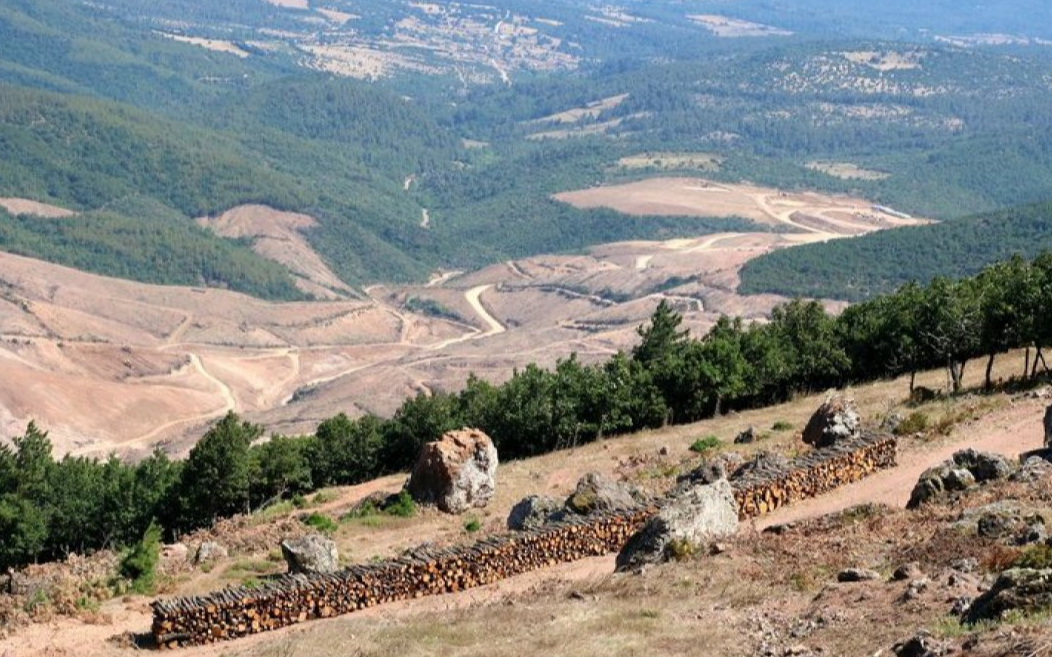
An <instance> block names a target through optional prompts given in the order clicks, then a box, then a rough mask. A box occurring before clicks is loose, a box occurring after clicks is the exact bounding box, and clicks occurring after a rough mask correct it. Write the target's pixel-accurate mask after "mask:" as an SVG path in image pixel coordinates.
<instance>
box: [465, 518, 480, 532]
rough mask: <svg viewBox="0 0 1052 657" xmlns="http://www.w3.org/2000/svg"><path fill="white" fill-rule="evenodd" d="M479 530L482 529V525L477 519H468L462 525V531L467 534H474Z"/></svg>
mask: <svg viewBox="0 0 1052 657" xmlns="http://www.w3.org/2000/svg"><path fill="white" fill-rule="evenodd" d="M480 529H482V523H481V522H479V519H478V518H468V521H467V522H465V523H464V530H465V531H466V532H467V533H469V534H474V533H475V532H477V531H478V530H480Z"/></svg>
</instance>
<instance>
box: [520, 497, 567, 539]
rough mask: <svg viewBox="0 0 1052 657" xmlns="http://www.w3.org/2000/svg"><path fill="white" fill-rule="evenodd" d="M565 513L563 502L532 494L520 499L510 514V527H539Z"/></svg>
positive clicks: (524, 529) (522, 529)
mask: <svg viewBox="0 0 1052 657" xmlns="http://www.w3.org/2000/svg"><path fill="white" fill-rule="evenodd" d="M564 514H565V510H564V507H563V504H562V502H560V501H559V500H556V499H555V498H551V497H545V496H542V495H530V496H529V497H524V498H523V499H521V500H519V502H518V503H517V504H516V505H515V506H513V507H511V513H509V514H508V529H515V530H520V531H528V530H531V529H539V528H541V527H543V526H544V525H546V524H548V523H549V522H554V521H556V520H558V519H559V518H560V517H562V515H564Z"/></svg>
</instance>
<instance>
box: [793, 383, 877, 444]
mask: <svg viewBox="0 0 1052 657" xmlns="http://www.w3.org/2000/svg"><path fill="white" fill-rule="evenodd" d="M861 432H862V418H861V416H860V415H859V414H858V407H857V406H856V404H855V400H854V399H852V398H851V397H849V396H847V395H845V394H842V393H834V394H832V395H830V396H829V397H827V398H826V400H825V402H824V403H823V404H822V405H821V406H819V407H818V410H817V411H815V413H814V415H812V416H811V419H810V420H808V422H807V426H806V427H804V434H803V439H804V442H805V443H807V444H808V445H814V446H815V447H832V446H833V445H835V444H836V443H838V442H841V441H843V440H847V439H849V438H855V437H857V436H858V435H860V434H861Z"/></svg>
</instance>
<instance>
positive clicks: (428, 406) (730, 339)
mask: <svg viewBox="0 0 1052 657" xmlns="http://www.w3.org/2000/svg"><path fill="white" fill-rule="evenodd" d="M1049 308H1052V253H1047V254H1043V255H1041V256H1039V257H1038V258H1036V259H1035V260H1033V261H1032V262H1031V261H1027V260H1024V259H1022V258H1020V257H1016V258H1013V259H1011V260H1009V261H1006V262H1004V263H1000V264H997V265H994V266H991V267H989V268H987V269H985V270H984V271H983V272H982V273H981V274H979V275H978V276H976V277H974V278H968V279H962V280H956V281H955V280H950V279H945V278H939V279H936V280H934V281H933V282H932V283H931V284H930V285H928V286H926V287H922V286H920V285H917V284H912V283H911V284H907V285H905V286H903V287H902V288H901V289H899V290H898V291H896V292H895V293H894V294H889V295H885V296H881V297H878V298H876V299H873V300H871V301H867V302H865V303H862V304H858V305H855V306H852V307H850V308H848V309H847V310H845V311H844V312H843V313H841V314H840V315H839V316H831V315H829V314H827V313H826V312H825V310H824V308H823V307H822V306H821V305H820V304H819V303H817V302H806V301H800V300H796V301H792V302H789V303H787V304H785V305H783V306H781V307H779V308H776V309H775V311H774V313H773V315H772V317H771V319H770V321H769V322H766V323H752V324H749V325H745V324H744V323H743V322H742V321H741V320H740V319H729V318H722V319H720V320H719V321H718V322H717V323H716V325H715V326H714V327H713V328H712V329H711V330H710V331H709V332H708V333H707V334H706V335H704V336H702V337H700V338H693V337H691V336H690V335H689V334H688V332H687V331H686V330H684V329H683V328H682V327H681V322H682V318H681V317H680V316H679V315H678V314H677V313H676V312H675V311H674V310H673V309H672V308H671V307H670V306H668V305H667V304H665V303H662V304H661V305H659V306H658V308H657V310H656V311H655V312H654V315H653V316H652V318H651V321H650V322H649V323H648V324H647V325H645V326H643V327H641V328H640V329H639V338H640V339H639V343H638V345H637V346H636V347H635V348H634V349H633V350H632V351H631V353H622V354H618V355H616V356H614V357H613V358H611V359H610V360H608V361H606V362H602V363H597V364H583V363H581V362H580V361H578V360H577V358H575V357H570V358H568V359H565V360H562V361H560V362H559V363H558V364H557V365H556V366H555V367H554V368H552V369H550V370H549V369H544V368H541V367H537V366H535V365H530V366H527V367H526V368H525V369H523V370H521V371H517V372H515V373H514V375H513V376H512V377H511V379H510V380H509V381H507V382H506V383H504V384H502V385H493V384H490V383H488V382H486V381H483V380H481V379H478V378H475V377H472V378H471V379H470V380H469V381H468V383H467V385H466V387H465V388H464V389H463V390H461V391H460V392H457V393H436V394H434V395H419V396H417V397H415V398H413V399H409V400H406V402H405V403H404V404H403V405H402V406H401V408H399V410H398V411H397V412H396V413H395V414H394V416H393V417H391V418H387V419H385V418H379V417H376V416H371V415H370V416H365V417H362V418H359V419H351V418H349V417H347V416H346V415H342V414H341V415H338V416H336V417H333V418H331V419H328V420H326V421H324V422H322V423H321V424H320V425H319V426H318V428H317V430H316V432H315V433H314V434H313V435H311V436H303V437H288V436H272V437H271V438H270V440H268V441H261V439H262V438H263V437H264V433H265V430H264V428H263V427H262V426H259V425H255V424H252V423H249V422H244V421H242V420H241V419H240V418H238V417H237V416H236V415H234V414H232V413H231V414H229V415H227V416H226V417H225V418H223V419H222V420H220V421H219V422H218V423H216V424H215V425H214V426H213V427H212V428H211V429H210V430H209V431H208V432H207V433H206V434H205V435H204V437H203V438H202V439H201V440H200V441H199V442H198V443H197V444H196V445H195V446H194V448H193V449H192V450H191V451H190V455H189V457H188V458H187V459H186V460H184V461H173V460H170V459H168V458H167V457H166V456H164V455H163V454H161V453H157V454H154V455H153V456H151V457H150V458H147V459H145V460H143V461H141V462H139V463H137V464H126V463H124V462H122V461H120V460H119V459H117V458H110V459H107V460H105V461H99V460H96V459H88V458H83V457H71V456H66V457H65V458H63V459H61V460H55V459H54V458H53V457H52V455H51V445H50V443H49V442H48V439H47V436H46V434H44V433H42V432H40V431H39V430H38V429H37V428H36V427H35V426H34V425H30V427H29V430H28V431H27V432H26V434H25V435H24V436H21V437H18V438H16V439H15V440H14V444H13V448H7V447H4V448H0V537H2V538H3V540H2V541H0V566H11V565H18V564H23V563H27V562H30V561H33V560H38V559H48V558H55V557H61V556H62V555H64V554H66V553H68V552H70V551H78V552H80V551H84V550H91V549H96V548H101V547H116V546H122V545H128V544H131V543H132V542H134V541H135V540H137V539H138V538H139V537H140V536H142V535H143V532H144V531H145V530H146V528H147V527H149V525H150V523H151V521H156V522H158V523H160V526H162V527H163V528H164V530H165V532H166V533H167V535H168V536H172V535H176V534H178V533H179V532H183V531H188V530H192V529H194V528H197V527H202V526H207V525H209V524H210V523H212V522H214V521H215V520H216V519H217V518H221V517H224V516H229V515H232V514H236V513H244V512H250V511H252V510H254V509H258V508H260V507H262V506H265V505H267V504H270V503H272V502H274V501H277V500H280V499H283V498H287V497H289V496H293V495H297V494H303V493H306V492H309V491H312V490H315V489H317V488H320V487H324V486H331V485H341V484H353V483H358V482H361V481H365V480H368V479H370V478H373V477H376V476H378V475H381V474H384V473H390V472H397V471H401V470H404V469H406V468H408V467H409V466H410V465H411V464H412V462H413V459H414V458H415V457H416V454H417V453H418V451H419V449H420V447H421V445H422V444H423V443H425V442H428V441H431V440H435V439H436V438H438V437H439V436H440V435H441V434H442V433H444V432H446V431H449V430H451V429H455V428H459V427H461V426H474V427H478V428H480V429H482V430H484V431H486V432H487V433H488V434H489V435H490V436H491V437H492V438H493V440H494V442H495V443H496V445H497V448H498V450H499V451H500V454H501V457H502V458H503V459H516V458H522V457H527V456H534V455H537V454H543V453H546V452H550V451H553V450H558V449H562V448H566V447H571V446H574V445H577V444H582V443H587V442H589V441H594V440H597V439H599V438H601V437H603V436H609V435H614V434H619V433H626V432H630V431H635V430H638V429H642V428H646V427H658V426H661V425H664V424H667V423H670V422H676V423H681V422H691V421H695V420H699V419H702V418H706V417H710V416H712V415H714V414H719V413H722V412H724V411H726V410H730V409H740V408H746V407H753V406H760V405H766V404H771V403H776V402H780V401H783V400H786V399H788V398H790V397H791V396H792V395H794V394H797V393H800V392H806V391H814V390H821V389H826V388H829V387H834V386H841V385H844V384H846V383H849V382H860V381H866V380H872V379H877V378H882V377H888V376H896V375H901V374H907V373H915V372H917V371H919V370H921V369H927V368H931V367H945V368H946V371H947V376H948V381H949V384H950V386H951V388H952V389H953V390H954V391H957V390H959V389H960V386H961V380H962V377H963V375H964V367H965V364H966V363H967V362H968V360H969V359H971V358H975V357H977V356H984V355H985V356H988V358H989V360H988V361H987V362H988V366H987V383H988V384H989V375H990V369H991V367H992V364H993V362H994V357H995V356H996V355H997V354H999V353H1002V352H1004V351H1006V350H1008V349H1013V348H1018V347H1028V348H1029V347H1033V348H1035V349H1036V351H1035V355H1034V358H1033V360H1032V361H1031V360H1030V359H1029V355H1028V359H1027V360H1028V363H1027V367H1026V371H1025V372H1024V373H1023V374H1024V375H1026V376H1034V375H1036V374H1037V373H1038V371H1039V369H1041V371H1042V372H1047V371H1048V368H1047V366H1046V365H1045V360H1044V356H1043V354H1042V351H1041V350H1042V347H1044V346H1048V345H1052V322H1050V321H1048V312H1049V310H1048V309H1049Z"/></svg>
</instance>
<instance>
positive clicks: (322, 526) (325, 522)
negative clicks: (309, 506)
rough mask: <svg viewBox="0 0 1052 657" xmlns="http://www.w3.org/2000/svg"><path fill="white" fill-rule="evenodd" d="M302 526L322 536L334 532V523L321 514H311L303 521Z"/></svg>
mask: <svg viewBox="0 0 1052 657" xmlns="http://www.w3.org/2000/svg"><path fill="white" fill-rule="evenodd" d="M303 524H305V525H307V526H308V527H311V528H313V529H316V530H318V531H319V532H321V533H323V534H331V533H333V532H334V531H336V523H335V522H333V520H332V518H330V517H329V516H327V515H325V514H323V513H312V514H310V515H309V516H307V517H306V518H304V519H303Z"/></svg>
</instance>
